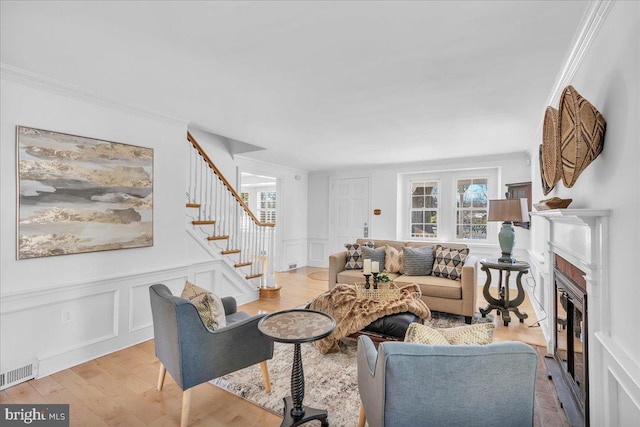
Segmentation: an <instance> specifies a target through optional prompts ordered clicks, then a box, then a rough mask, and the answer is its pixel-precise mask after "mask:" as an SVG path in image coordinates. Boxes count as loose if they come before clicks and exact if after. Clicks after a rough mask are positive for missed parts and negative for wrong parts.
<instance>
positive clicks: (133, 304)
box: [128, 273, 188, 332]
mask: <svg viewBox="0 0 640 427" xmlns="http://www.w3.org/2000/svg"><path fill="white" fill-rule="evenodd" d="M187 279H188V275H187V274H184V273H183V274H178V275H177V276H176V277H169V276H168V277H165V278H163V279H162V280H161V281H159V282H155V281H152V282H149V281H147V280H145V281H144V282H143V283H140V284H136V285H132V286H131V288H130V289H129V304H128V308H129V332H135V331H139V330H141V329H145V328H150V327H151V326H153V320H152V318H151V302H150V300H149V286H151V285H155V284H156V283H162V284H163V285H166V286H167V287H168V288H169V289H170V290H171V293H172V294H173V295H177V296H179V295H180V294H181V293H182V289H183V288H184V284H185V282H186V281H187Z"/></svg>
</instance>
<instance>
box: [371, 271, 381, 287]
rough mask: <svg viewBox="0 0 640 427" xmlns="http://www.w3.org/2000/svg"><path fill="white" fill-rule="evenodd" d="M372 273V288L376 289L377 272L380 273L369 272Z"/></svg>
mask: <svg viewBox="0 0 640 427" xmlns="http://www.w3.org/2000/svg"><path fill="white" fill-rule="evenodd" d="M371 274H373V289H378V274H380V273H371Z"/></svg>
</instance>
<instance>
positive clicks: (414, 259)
mask: <svg viewBox="0 0 640 427" xmlns="http://www.w3.org/2000/svg"><path fill="white" fill-rule="evenodd" d="M402 252H403V253H404V274H406V275H407V276H428V275H430V274H431V270H432V269H433V246H421V247H419V248H412V247H409V246H403V247H402Z"/></svg>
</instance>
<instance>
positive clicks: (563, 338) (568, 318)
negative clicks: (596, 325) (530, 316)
mask: <svg viewBox="0 0 640 427" xmlns="http://www.w3.org/2000/svg"><path fill="white" fill-rule="evenodd" d="M554 277H555V286H554V287H555V310H554V312H555V313H556V316H555V317H556V319H555V325H556V327H555V349H554V356H555V359H556V361H557V362H558V365H559V367H560V372H561V377H562V378H561V380H562V381H564V383H565V384H566V386H567V388H568V390H569V395H570V398H571V399H572V400H573V404H574V405H575V407H576V409H577V410H578V412H579V413H580V415H581V418H582V420H583V423H584V425H586V426H588V425H589V416H588V414H589V374H588V372H589V371H588V366H589V357H588V356H589V352H588V350H587V349H588V345H587V340H588V309H587V307H588V306H587V285H586V281H585V279H584V273H583V272H582V271H581V270H580V269H578V268H577V267H576V266H574V265H573V264H571V263H570V262H569V261H567V260H565V259H564V258H562V257H560V256H559V255H557V254H556V255H555V268H554ZM585 414H586V416H585Z"/></svg>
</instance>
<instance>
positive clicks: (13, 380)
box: [0, 359, 38, 390]
mask: <svg viewBox="0 0 640 427" xmlns="http://www.w3.org/2000/svg"><path fill="white" fill-rule="evenodd" d="M37 373H38V361H37V360H35V359H34V360H32V361H31V362H29V363H27V364H26V365H24V366H21V367H19V368H16V369H10V370H6V371H3V372H0V390H4V389H5V388H9V387H11V386H14V385H16V384H20V383H22V382H25V381H27V380H30V379H32V378H35V377H36V375H37Z"/></svg>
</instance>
